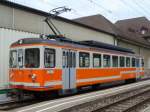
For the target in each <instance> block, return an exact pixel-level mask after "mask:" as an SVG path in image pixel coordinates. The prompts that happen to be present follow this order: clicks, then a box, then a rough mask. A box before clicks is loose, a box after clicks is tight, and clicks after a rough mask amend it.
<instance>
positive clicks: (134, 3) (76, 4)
mask: <svg viewBox="0 0 150 112" xmlns="http://www.w3.org/2000/svg"><path fill="white" fill-rule="evenodd" d="M10 1H13V2H17V3H20V4H23V5H27V6H30V7H33V8H37V9H39V10H43V11H46V12H49V11H50V10H52V9H54V8H56V7H61V6H66V7H68V8H71V9H72V11H70V12H66V13H63V14H61V15H60V16H63V17H65V18H69V19H73V18H78V17H82V16H89V15H95V14H101V15H103V16H105V17H106V18H107V19H109V20H110V21H112V22H116V21H117V20H121V19H128V18H134V17H141V16H145V17H147V18H150V8H149V6H150V0H10Z"/></svg>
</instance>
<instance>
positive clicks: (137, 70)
mask: <svg viewBox="0 0 150 112" xmlns="http://www.w3.org/2000/svg"><path fill="white" fill-rule="evenodd" d="M139 77H140V59H139V58H137V59H136V78H137V79H139Z"/></svg>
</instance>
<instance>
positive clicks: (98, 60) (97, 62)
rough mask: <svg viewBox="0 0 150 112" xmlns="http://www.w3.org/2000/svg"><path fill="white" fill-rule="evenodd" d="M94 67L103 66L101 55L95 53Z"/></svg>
mask: <svg viewBox="0 0 150 112" xmlns="http://www.w3.org/2000/svg"><path fill="white" fill-rule="evenodd" d="M93 67H101V55H100V54H93Z"/></svg>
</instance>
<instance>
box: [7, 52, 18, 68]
mask: <svg viewBox="0 0 150 112" xmlns="http://www.w3.org/2000/svg"><path fill="white" fill-rule="evenodd" d="M9 64H10V68H16V67H17V51H16V50H12V51H10V60H9Z"/></svg>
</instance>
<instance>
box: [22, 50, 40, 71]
mask: <svg viewBox="0 0 150 112" xmlns="http://www.w3.org/2000/svg"><path fill="white" fill-rule="evenodd" d="M39 66H40V50H39V48H29V49H26V50H25V67H26V68H38V67H39Z"/></svg>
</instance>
